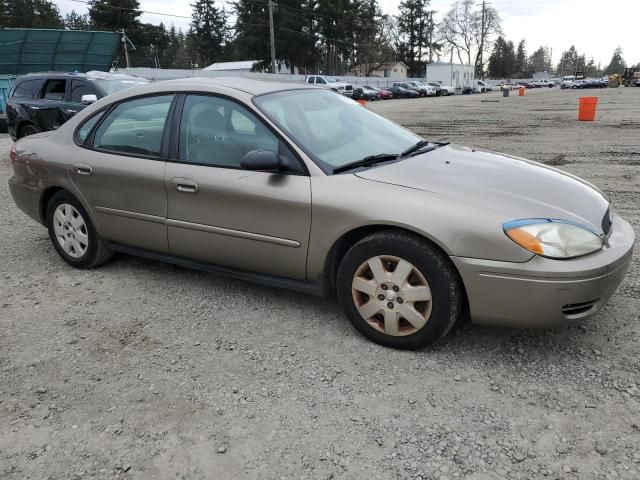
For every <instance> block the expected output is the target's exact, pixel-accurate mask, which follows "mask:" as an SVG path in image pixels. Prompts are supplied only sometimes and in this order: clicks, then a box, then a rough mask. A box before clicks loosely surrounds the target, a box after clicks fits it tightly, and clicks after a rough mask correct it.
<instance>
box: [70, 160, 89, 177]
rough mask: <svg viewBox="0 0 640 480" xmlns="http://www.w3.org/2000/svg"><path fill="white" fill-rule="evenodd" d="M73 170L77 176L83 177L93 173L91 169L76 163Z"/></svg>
mask: <svg viewBox="0 0 640 480" xmlns="http://www.w3.org/2000/svg"><path fill="white" fill-rule="evenodd" d="M73 168H75V169H76V173H77V174H78V175H84V176H85V177H88V176H90V175H91V174H92V173H93V168H91V167H90V166H89V165H86V164H84V163H76V164H75V165H74V166H73Z"/></svg>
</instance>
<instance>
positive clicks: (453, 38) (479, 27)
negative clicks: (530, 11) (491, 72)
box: [438, 0, 502, 74]
mask: <svg viewBox="0 0 640 480" xmlns="http://www.w3.org/2000/svg"><path fill="white" fill-rule="evenodd" d="M501 34H502V27H501V19H500V15H498V12H497V11H496V9H495V8H492V7H489V6H485V5H484V4H482V5H476V2H475V0H456V2H455V3H454V4H453V5H452V6H451V10H449V11H448V12H447V14H446V15H445V16H444V18H443V19H442V21H441V22H440V24H439V25H438V37H439V41H440V42H441V43H442V44H443V49H444V51H445V52H449V53H451V52H453V53H454V54H455V55H456V56H457V57H458V60H459V61H460V63H462V64H466V65H474V66H475V69H476V74H480V73H481V72H482V70H483V68H484V63H485V58H486V59H487V60H488V58H489V55H488V54H487V55H484V54H485V53H488V52H490V51H491V49H492V47H493V41H494V38H495V37H497V36H499V35H501ZM472 59H473V63H472Z"/></svg>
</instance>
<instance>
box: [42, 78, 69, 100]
mask: <svg viewBox="0 0 640 480" xmlns="http://www.w3.org/2000/svg"><path fill="white" fill-rule="evenodd" d="M66 88H67V81H66V80H58V79H56V80H47V83H45V84H44V90H43V92H42V98H44V99H45V100H54V101H58V102H61V101H63V100H64V94H65V90H66Z"/></svg>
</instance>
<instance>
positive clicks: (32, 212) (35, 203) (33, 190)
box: [9, 177, 42, 223]
mask: <svg viewBox="0 0 640 480" xmlns="http://www.w3.org/2000/svg"><path fill="white" fill-rule="evenodd" d="M9 191H10V192H11V196H12V197H13V201H14V202H15V204H16V206H17V207H18V208H19V209H20V210H22V211H23V212H24V213H26V214H27V215H29V216H30V217H31V218H33V219H34V220H35V221H36V222H38V223H42V218H41V217H40V195H41V193H42V192H41V190H40V189H39V188H37V187H33V186H30V185H27V184H24V183H20V182H18V181H17V180H16V178H15V177H11V178H10V179H9Z"/></svg>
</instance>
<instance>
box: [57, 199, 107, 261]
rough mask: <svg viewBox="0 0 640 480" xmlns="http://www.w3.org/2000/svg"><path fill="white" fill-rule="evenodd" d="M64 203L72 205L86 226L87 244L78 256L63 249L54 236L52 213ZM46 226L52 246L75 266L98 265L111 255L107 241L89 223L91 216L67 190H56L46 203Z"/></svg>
mask: <svg viewBox="0 0 640 480" xmlns="http://www.w3.org/2000/svg"><path fill="white" fill-rule="evenodd" d="M63 203H66V204H69V205H71V206H73V207H74V208H75V209H76V211H77V212H78V213H79V214H80V216H81V217H82V220H83V221H84V223H85V226H86V235H87V237H88V240H89V241H88V243H89V244H88V245H87V249H86V252H85V253H84V254H83V255H82V256H81V257H79V258H74V257H72V256H71V255H69V254H68V253H67V252H65V251H64V249H63V248H62V246H61V245H60V242H59V241H58V239H57V238H56V234H55V230H54V218H53V217H54V213H55V211H56V209H57V208H58V206H59V205H61V204H63ZM46 218H47V228H48V230H49V238H50V239H51V243H53V246H54V248H55V249H56V251H57V252H58V254H59V255H60V256H61V257H62V259H63V260H64V261H65V262H67V263H68V264H69V265H71V266H72V267H75V268H94V267H97V266H98V265H102V264H103V263H106V262H108V261H109V260H111V258H112V257H113V250H111V248H109V245H108V244H107V242H105V241H104V240H103V239H102V238H100V236H99V235H98V233H97V232H96V230H95V228H94V226H93V223H91V217H90V216H89V215H88V214H87V211H86V210H85V209H84V207H83V206H82V204H81V203H80V202H79V201H78V200H77V199H76V198H75V197H74V196H73V195H71V194H70V193H69V192H67V191H65V190H61V191H59V192H57V193H56V194H55V195H53V197H51V200H49V204H48V205H47V217H46Z"/></svg>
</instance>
